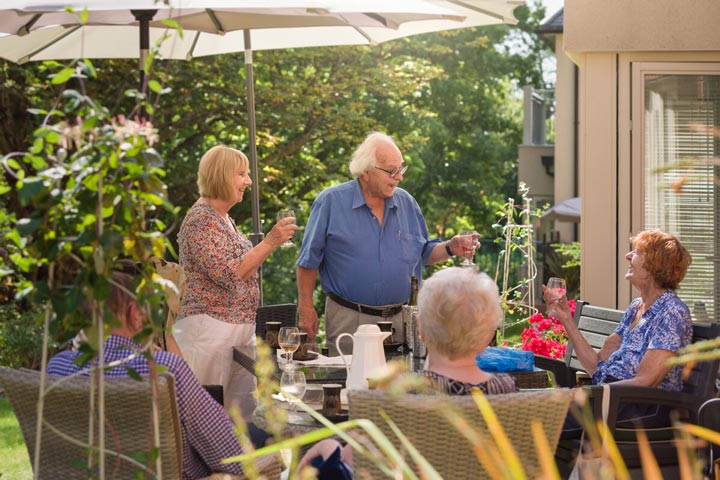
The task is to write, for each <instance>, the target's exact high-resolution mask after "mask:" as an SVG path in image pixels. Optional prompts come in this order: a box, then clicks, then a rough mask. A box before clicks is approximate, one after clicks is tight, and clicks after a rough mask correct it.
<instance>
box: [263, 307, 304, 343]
mask: <svg viewBox="0 0 720 480" xmlns="http://www.w3.org/2000/svg"><path fill="white" fill-rule="evenodd" d="M267 322H282V326H283V327H296V326H297V305H296V304H294V303H280V304H277V305H263V306H262V307H258V309H257V315H256V316H255V335H256V336H257V337H258V338H262V339H264V338H265V323H267Z"/></svg>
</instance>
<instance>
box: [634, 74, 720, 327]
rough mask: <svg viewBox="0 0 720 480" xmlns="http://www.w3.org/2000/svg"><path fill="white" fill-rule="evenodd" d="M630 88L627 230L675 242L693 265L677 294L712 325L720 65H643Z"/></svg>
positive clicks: (719, 272) (719, 271) (719, 256)
mask: <svg viewBox="0 0 720 480" xmlns="http://www.w3.org/2000/svg"><path fill="white" fill-rule="evenodd" d="M633 84H634V85H635V86H636V87H639V88H634V89H633V94H634V95H636V96H637V97H636V98H634V100H635V101H634V102H633V105H634V106H635V108H633V115H632V118H633V132H632V139H633V140H632V141H633V158H634V160H633V180H632V185H633V189H635V188H639V189H640V194H639V195H633V198H635V199H638V198H640V199H642V200H641V203H642V205H641V207H640V206H637V205H635V211H636V212H637V213H638V214H639V215H637V216H635V218H636V220H635V221H634V222H633V224H634V225H633V229H634V230H636V231H640V230H642V229H649V228H659V229H661V230H664V231H667V232H669V233H672V234H673V235H676V236H678V237H679V238H680V240H681V241H682V242H683V244H684V245H685V246H686V247H687V249H688V250H689V251H690V254H691V255H692V258H693V261H692V264H691V266H690V269H689V270H688V274H687V276H686V277H685V280H684V281H683V282H682V283H681V284H680V289H679V290H678V294H679V296H680V297H681V298H682V299H683V300H684V301H685V303H687V305H688V306H689V307H690V309H691V311H692V313H693V318H694V320H695V321H701V322H709V321H718V320H717V314H718V313H720V311H719V310H718V306H719V305H720V287H719V283H720V282H719V281H718V280H720V235H719V233H720V232H718V230H719V228H720V221H719V219H718V214H719V212H720V195H719V193H720V191H719V189H718V187H719V186H720V175H719V174H720V170H719V166H718V156H719V152H720V65H717V64H712V63H711V64H698V63H694V64H677V63H643V62H641V63H638V64H635V65H633ZM636 154H639V155H637V156H636ZM638 157H639V158H640V159H641V162H638V161H637V159H638ZM638 217H639V218H638Z"/></svg>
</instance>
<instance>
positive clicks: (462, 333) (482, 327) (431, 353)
mask: <svg viewBox="0 0 720 480" xmlns="http://www.w3.org/2000/svg"><path fill="white" fill-rule="evenodd" d="M418 306H419V311H420V313H419V318H420V337H421V338H422V339H423V340H424V341H425V343H426V344H427V351H428V358H427V361H426V365H425V370H421V371H419V372H418V373H419V374H421V375H425V376H427V377H429V378H430V380H431V381H432V383H433V384H434V385H435V386H436V387H437V388H438V389H439V390H441V391H443V392H445V393H447V394H449V395H469V394H470V392H471V391H473V390H480V391H482V392H483V393H486V394H490V395H493V394H500V393H512V392H517V391H518V388H517V386H516V385H515V379H514V378H513V377H512V376H510V375H508V374H504V373H500V374H492V373H488V372H483V371H482V370H480V368H478V366H477V362H476V359H475V357H476V355H477V354H478V353H481V352H483V351H484V350H485V349H486V348H487V346H488V345H489V344H490V341H491V340H492V338H493V336H494V335H495V329H496V328H497V326H498V324H499V322H500V319H501V317H502V310H501V308H500V296H499V294H498V287H497V285H496V284H495V282H493V281H492V279H490V277H488V276H487V275H485V274H484V273H477V272H476V271H475V270H473V269H471V268H460V267H451V268H447V269H444V270H440V271H438V272H435V273H434V274H433V275H432V276H431V277H430V278H428V279H427V280H425V282H424V283H423V287H422V289H421V290H420V293H419V294H418ZM308 465H312V466H313V467H315V468H316V469H317V470H318V476H317V478H318V479H320V480H324V479H339V480H349V479H351V478H352V450H351V449H350V446H349V445H345V447H342V446H341V445H340V443H339V442H337V441H336V440H332V439H326V440H323V441H321V442H319V443H317V444H315V445H314V446H313V447H312V448H311V449H310V450H309V451H308V452H307V453H306V454H305V456H304V457H303V458H302V459H301V460H300V463H299V464H298V471H300V470H302V469H303V468H305V467H306V466H308Z"/></svg>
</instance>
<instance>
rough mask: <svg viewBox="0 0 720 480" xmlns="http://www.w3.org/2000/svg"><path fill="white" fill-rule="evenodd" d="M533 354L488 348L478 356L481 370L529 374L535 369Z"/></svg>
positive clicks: (510, 349)
mask: <svg viewBox="0 0 720 480" xmlns="http://www.w3.org/2000/svg"><path fill="white" fill-rule="evenodd" d="M533 359H534V357H533V354H532V352H527V351H525V350H520V349H517V348H509V347H488V348H486V349H485V351H484V352H483V353H479V354H478V355H477V356H476V362H477V366H478V368H479V369H481V370H484V371H486V372H492V373H496V372H529V371H532V370H533V369H534V368H535V362H534V360H533Z"/></svg>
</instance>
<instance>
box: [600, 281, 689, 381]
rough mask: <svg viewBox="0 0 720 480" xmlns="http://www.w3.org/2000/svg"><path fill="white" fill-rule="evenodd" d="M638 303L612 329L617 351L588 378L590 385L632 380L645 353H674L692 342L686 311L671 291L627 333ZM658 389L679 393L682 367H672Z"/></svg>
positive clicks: (687, 312) (637, 299) (630, 307)
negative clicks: (617, 338)
mask: <svg viewBox="0 0 720 480" xmlns="http://www.w3.org/2000/svg"><path fill="white" fill-rule="evenodd" d="M640 301H641V299H640V298H636V299H635V300H633V301H632V303H631V304H630V306H629V307H628V308H627V310H626V311H625V316H624V317H623V319H622V321H621V322H620V325H618V327H617V328H616V329H615V333H617V334H618V335H620V338H621V339H622V341H621V344H620V348H618V349H617V350H616V351H615V352H613V353H612V354H611V355H610V358H608V360H607V362H605V361H600V363H598V366H597V370H596V371H595V374H594V375H593V377H592V381H593V383H594V384H598V383H602V382H603V381H605V378H606V377H607V376H613V377H615V378H617V379H619V380H627V379H630V378H634V377H635V376H636V375H637V369H638V366H639V365H640V361H641V360H642V358H643V357H644V356H645V353H646V352H647V351H648V350H652V349H661V350H669V351H671V352H677V351H679V350H680V349H681V348H682V347H684V346H686V345H688V344H689V343H690V342H691V341H692V319H691V318H690V309H689V308H688V307H687V305H685V304H684V303H683V301H682V300H680V299H679V298H678V296H677V295H676V294H675V292H673V291H672V290H667V291H666V292H665V293H663V294H662V295H661V296H660V298H658V299H657V300H656V301H655V303H653V304H652V305H651V306H650V308H649V309H648V310H647V311H646V312H645V313H644V314H643V316H642V318H641V319H640V322H638V324H637V325H635V328H633V329H632V330H630V325H631V324H632V322H633V319H634V318H635V315H636V313H637V310H638V307H639V305H640ZM660 388H662V389H664V390H669V391H671V392H677V391H680V390H682V366H675V367H673V368H672V369H671V370H670V372H669V373H668V375H667V376H666V377H665V380H663V382H662V383H661V384H660Z"/></svg>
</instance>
